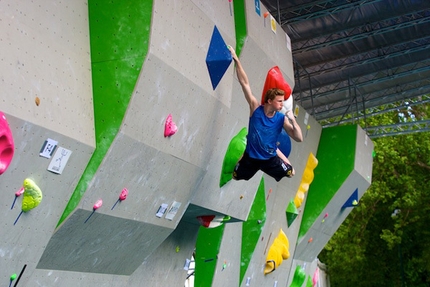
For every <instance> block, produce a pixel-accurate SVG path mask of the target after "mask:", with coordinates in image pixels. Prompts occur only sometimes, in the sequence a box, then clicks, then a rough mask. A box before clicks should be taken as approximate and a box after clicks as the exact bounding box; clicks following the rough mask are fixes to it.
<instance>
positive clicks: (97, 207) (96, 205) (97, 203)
mask: <svg viewBox="0 0 430 287" xmlns="http://www.w3.org/2000/svg"><path fill="white" fill-rule="evenodd" d="M102 205H103V200H101V199H99V200H97V201H96V203H94V205H93V210H97V209H99V208H100V207H101V206H102Z"/></svg>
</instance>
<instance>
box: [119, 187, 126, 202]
mask: <svg viewBox="0 0 430 287" xmlns="http://www.w3.org/2000/svg"><path fill="white" fill-rule="evenodd" d="M127 195H128V190H127V188H124V189H123V190H122V191H121V194H120V195H119V200H121V201H123V200H125V199H126V198H127Z"/></svg>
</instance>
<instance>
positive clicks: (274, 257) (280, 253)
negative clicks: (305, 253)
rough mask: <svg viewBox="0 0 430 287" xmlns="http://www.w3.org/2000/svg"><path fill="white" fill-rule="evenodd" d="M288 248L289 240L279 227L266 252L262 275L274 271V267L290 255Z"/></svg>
mask: <svg viewBox="0 0 430 287" xmlns="http://www.w3.org/2000/svg"><path fill="white" fill-rule="evenodd" d="M289 248H290V242H289V241H288V238H287V235H285V233H284V231H283V230H282V229H281V230H279V233H278V236H277V237H276V238H275V240H274V241H273V243H272V245H271V246H270V248H269V252H268V253H267V258H266V266H265V267H264V275H266V274H269V273H270V272H273V271H275V269H276V268H277V267H279V265H281V263H282V261H283V260H286V259H288V258H289V257H290V251H289V250H288V249H289Z"/></svg>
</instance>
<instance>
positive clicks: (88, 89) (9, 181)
mask: <svg viewBox="0 0 430 287" xmlns="http://www.w3.org/2000/svg"><path fill="white" fill-rule="evenodd" d="M0 19H1V20H0V22H1V23H2V24H1V28H0V49H1V51H2V53H1V56H0V59H1V60H0V63H1V68H0V78H1V82H2V94H1V100H0V103H1V105H0V110H1V111H2V112H3V113H4V114H5V117H6V119H7V122H8V125H9V127H10V130H11V132H12V137H13V142H14V156H13V158H12V161H11V162H10V165H9V166H8V168H7V169H6V171H5V172H4V173H2V174H1V175H0V194H1V198H2V200H1V209H0V210H1V211H0V213H1V216H0V265H1V266H2V267H1V271H0V282H1V284H2V285H5V286H7V285H8V284H9V280H10V278H11V276H12V278H13V277H14V276H13V275H15V280H14V282H13V284H15V283H16V282H17V281H18V278H19V277H18V276H19V275H21V277H20V278H19V284H18V285H17V286H34V285H38V284H37V283H36V282H38V281H39V280H40V282H53V280H56V279H55V278H49V279H47V278H48V277H49V274H47V273H44V274H43V276H42V278H40V277H39V275H38V272H36V271H35V268H36V265H37V263H38V261H39V259H40V257H41V255H42V254H43V252H44V249H45V247H46V244H47V242H48V241H49V239H50V237H51V236H52V234H53V233H54V231H55V227H56V224H57V222H58V219H59V217H60V216H61V214H62V212H63V210H64V208H65V206H66V204H67V201H68V199H69V197H70V195H71V194H72V192H73V189H74V187H75V186H76V184H77V182H78V179H79V178H80V176H81V175H82V174H83V171H84V169H85V167H86V165H87V163H88V161H89V159H90V157H91V156H92V153H93V151H94V148H95V138H94V114H93V97H92V81H91V67H90V54H89V51H90V49H89V29H88V27H89V25H88V6H87V5H86V4H85V3H84V2H73V3H72V2H70V3H66V2H63V3H61V2H58V3H56V4H55V5H53V4H52V2H51V1H37V2H27V1H25V2H19V1H18V2H16V1H2V3H1V9H0ZM0 153H1V154H2V156H3V152H0ZM27 178H28V179H30V180H32V181H33V182H34V184H35V185H36V186H37V188H36V189H35V188H34V187H31V186H29V187H28V188H26V191H25V193H24V194H21V193H20V190H21V187H23V185H24V180H25V179H27ZM36 190H38V191H37V192H33V191H36ZM40 192H42V194H43V197H42V200H40V197H39V196H38V194H39V193H40ZM16 194H17V195H16ZM28 203H29V204H28ZM31 207H34V208H32V209H28V208H31ZM22 210H24V211H26V212H24V213H22V215H21V216H19V214H20V212H21V211H22ZM30 278H31V279H30ZM57 280H58V278H57ZM30 282H31V283H30ZM47 285H50V284H46V285H45V286H47ZM39 286H40V285H39ZM50 286H53V285H50Z"/></svg>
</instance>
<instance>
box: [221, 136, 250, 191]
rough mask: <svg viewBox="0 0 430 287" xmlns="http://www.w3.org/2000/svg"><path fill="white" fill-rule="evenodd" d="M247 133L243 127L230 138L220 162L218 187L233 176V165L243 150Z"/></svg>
mask: <svg viewBox="0 0 430 287" xmlns="http://www.w3.org/2000/svg"><path fill="white" fill-rule="evenodd" d="M247 134H248V130H247V129H246V128H243V129H241V130H240V132H239V133H238V134H237V135H235V136H234V137H233V138H232V139H231V141H230V144H229V145H228V148H227V151H226V153H225V156H224V161H223V163H222V169H221V177H220V180H219V187H222V186H223V185H224V184H226V183H227V182H228V181H230V180H231V179H232V178H233V171H234V167H235V166H236V164H237V162H238V161H239V159H240V158H241V157H242V155H243V153H244V152H245V147H246V135H247Z"/></svg>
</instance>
